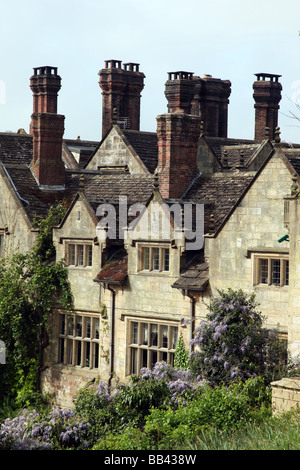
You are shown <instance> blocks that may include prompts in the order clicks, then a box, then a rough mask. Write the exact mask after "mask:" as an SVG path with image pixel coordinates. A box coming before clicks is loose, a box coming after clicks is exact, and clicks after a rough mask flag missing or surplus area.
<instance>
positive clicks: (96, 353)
mask: <svg viewBox="0 0 300 470" xmlns="http://www.w3.org/2000/svg"><path fill="white" fill-rule="evenodd" d="M92 345H93V368H94V369H98V367H99V344H98V343H93V344H92Z"/></svg>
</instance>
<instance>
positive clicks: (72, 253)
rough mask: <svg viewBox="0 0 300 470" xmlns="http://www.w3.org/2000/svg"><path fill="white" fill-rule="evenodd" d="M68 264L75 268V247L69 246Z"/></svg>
mask: <svg viewBox="0 0 300 470" xmlns="http://www.w3.org/2000/svg"><path fill="white" fill-rule="evenodd" d="M69 264H71V265H73V266H75V264H76V263H75V245H69Z"/></svg>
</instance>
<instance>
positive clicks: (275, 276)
mask: <svg viewBox="0 0 300 470" xmlns="http://www.w3.org/2000/svg"><path fill="white" fill-rule="evenodd" d="M271 275H272V278H271V284H274V285H275V286H280V260H279V259H272V260H271Z"/></svg>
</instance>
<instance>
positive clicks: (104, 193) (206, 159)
mask: <svg viewBox="0 0 300 470" xmlns="http://www.w3.org/2000/svg"><path fill="white" fill-rule="evenodd" d="M144 79H145V75H144V74H143V73H142V72H141V71H140V67H139V64H136V63H125V64H124V63H122V61H119V60H107V61H106V62H105V65H104V68H103V69H102V70H100V72H99V85H100V89H101V90H102V135H101V136H100V135H99V138H98V136H96V137H97V138H96V140H95V141H93V142H91V141H84V140H81V139H80V137H78V138H75V139H74V140H69V139H64V119H65V118H64V116H63V115H61V114H58V112H57V98H58V92H59V90H60V88H61V78H60V76H59V75H58V71H57V68H56V67H50V66H45V67H38V68H35V69H34V70H33V75H32V77H31V78H30V88H31V90H32V93H33V113H32V115H31V123H30V129H29V131H28V133H27V132H25V131H24V130H22V129H20V130H19V131H18V132H17V133H0V257H4V256H6V255H9V254H10V253H13V252H15V251H16V250H20V251H23V252H25V251H27V250H28V249H30V247H31V246H32V245H33V244H34V241H35V239H36V236H37V231H36V229H35V228H34V219H35V217H37V216H42V217H44V216H46V214H47V211H48V209H49V207H50V206H51V205H54V204H57V203H58V202H59V201H63V202H64V204H65V205H66V207H67V210H66V213H65V216H64V218H63V220H62V221H61V223H60V224H59V226H57V227H54V228H53V242H54V245H55V248H56V258H57V260H60V259H64V260H65V263H66V266H67V267H68V272H69V280H70V284H71V287H72V292H73V296H74V306H73V310H72V312H71V313H70V312H69V311H64V310H63V309H60V308H57V310H56V311H55V312H54V313H53V328H52V329H51V332H49V335H51V338H50V339H51V340H49V343H48V345H47V346H46V348H45V350H44V356H45V357H44V367H43V371H42V375H41V377H42V379H41V380H42V387H43V390H44V391H46V392H49V393H53V394H54V396H55V400H56V403H57V404H58V405H60V406H69V405H70V404H72V400H73V398H74V397H75V395H76V393H77V391H78V389H79V388H80V387H82V386H83V385H84V384H86V383H88V382H89V381H92V380H94V379H97V378H101V379H102V380H106V381H109V382H110V381H111V380H120V381H123V382H126V380H128V378H129V377H130V376H131V375H132V374H139V371H140V370H141V368H143V367H152V366H153V364H155V363H156V362H157V361H167V362H170V363H172V362H173V361H174V354H175V348H176V343H177V339H178V337H179V335H182V336H183V338H184V341H185V344H186V347H187V348H188V349H190V350H191V345H190V340H191V339H192V338H193V334H194V330H195V328H196V327H197V325H198V324H199V322H200V321H201V320H202V319H205V317H206V313H207V305H208V302H209V299H210V298H211V296H212V295H214V294H216V293H217V290H218V289H227V288H229V287H230V288H233V289H237V288H242V289H243V290H244V291H246V292H249V293H251V292H253V291H255V293H256V298H257V301H258V302H259V304H260V310H261V311H262V313H263V314H264V315H265V316H266V326H268V327H277V328H278V329H279V332H280V335H281V336H282V340H283V341H286V342H287V344H288V346H289V349H290V351H291V353H292V354H293V355H294V356H298V354H299V349H300V295H299V286H300V250H297V244H298V240H299V243H300V228H299V227H300V225H299V223H298V221H299V218H300V207H299V204H300V202H299V201H300V200H299V198H298V194H299V188H298V185H299V175H300V145H298V144H286V143H284V142H283V141H281V138H280V131H279V128H278V110H279V103H280V100H281V91H282V86H281V84H280V76H278V75H273V74H267V73H260V74H257V75H256V76H255V81H254V83H253V98H254V108H253V109H252V110H251V109H249V113H250V114H252V112H253V116H254V119H253V121H254V136H253V139H249V140H241V139H232V138H228V136H227V124H228V104H229V98H230V92H231V83H230V81H229V80H223V79H219V78H214V77H212V76H210V75H204V76H202V77H200V76H196V75H194V73H192V72H187V71H176V72H171V73H169V74H168V79H167V81H166V83H165V97H166V101H167V112H165V113H162V114H160V115H158V116H157V117H156V122H157V131H156V132H146V131H141V130H140V102H141V93H142V90H143V88H144Z"/></svg>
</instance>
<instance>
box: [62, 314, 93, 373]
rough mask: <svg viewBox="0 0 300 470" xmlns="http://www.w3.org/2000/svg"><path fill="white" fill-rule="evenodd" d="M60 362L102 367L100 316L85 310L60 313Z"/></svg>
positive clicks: (74, 365)
mask: <svg viewBox="0 0 300 470" xmlns="http://www.w3.org/2000/svg"><path fill="white" fill-rule="evenodd" d="M57 323H58V324H57V328H58V363H60V364H64V365H67V366H73V367H80V368H84V369H92V370H96V369H99V368H100V351H101V348H100V316H99V315H97V314H90V313H84V312H75V313H62V312H60V313H58V319H57Z"/></svg>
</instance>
